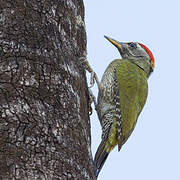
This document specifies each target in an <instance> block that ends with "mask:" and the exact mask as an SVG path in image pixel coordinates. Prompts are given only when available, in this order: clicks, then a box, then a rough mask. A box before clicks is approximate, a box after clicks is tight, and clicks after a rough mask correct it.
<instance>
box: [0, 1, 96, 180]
mask: <svg viewBox="0 0 180 180" xmlns="http://www.w3.org/2000/svg"><path fill="white" fill-rule="evenodd" d="M85 53H86V33H85V25H84V5H83V1H82V0H30V1H27V0H13V1H12V0H0V179H3V180H4V179H20V180H26V179H33V180H34V179H38V180H40V179H48V180H51V179H53V180H55V179H95V176H94V171H93V163H92V155H91V149H90V143H91V138H90V121H89V115H88V112H89V107H88V90H87V83H86V76H85V71H84V68H83V66H82V63H81V62H80V61H79V58H80V57H81V56H84V54H85Z"/></svg>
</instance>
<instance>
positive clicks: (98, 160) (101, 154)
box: [94, 140, 109, 178]
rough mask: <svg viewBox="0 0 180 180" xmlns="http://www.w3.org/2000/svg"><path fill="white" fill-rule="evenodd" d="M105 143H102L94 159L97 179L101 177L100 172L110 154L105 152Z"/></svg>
mask: <svg viewBox="0 0 180 180" xmlns="http://www.w3.org/2000/svg"><path fill="white" fill-rule="evenodd" d="M105 144H106V143H105V141H103V140H102V141H101V143H100V145H99V147H98V149H97V151H96V155H95V158H94V166H95V175H96V178H97V177H98V175H99V172H100V171H101V169H102V167H103V165H104V163H105V161H106V159H107V157H108V155H109V153H108V152H106V150H105Z"/></svg>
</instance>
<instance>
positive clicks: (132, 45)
mask: <svg viewBox="0 0 180 180" xmlns="http://www.w3.org/2000/svg"><path fill="white" fill-rule="evenodd" d="M128 46H129V47H131V48H135V47H136V44H135V43H133V42H130V43H128Z"/></svg>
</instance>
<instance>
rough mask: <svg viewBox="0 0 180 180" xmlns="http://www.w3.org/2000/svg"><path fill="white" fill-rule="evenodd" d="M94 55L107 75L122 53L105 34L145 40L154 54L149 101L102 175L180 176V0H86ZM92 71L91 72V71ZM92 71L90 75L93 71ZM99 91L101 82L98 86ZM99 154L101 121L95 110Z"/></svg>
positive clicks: (139, 179)
mask: <svg viewBox="0 0 180 180" xmlns="http://www.w3.org/2000/svg"><path fill="white" fill-rule="evenodd" d="M84 4H85V17H86V19H85V20H86V31H87V52H88V60H89V63H90V64H91V66H92V67H93V69H94V71H95V72H96V73H97V75H98V77H99V79H101V77H102V75H103V72H104V71H105V69H106V67H107V66H108V64H109V63H110V62H111V61H112V60H113V59H116V58H120V54H119V52H118V51H117V49H116V48H115V47H114V46H113V45H112V44H111V43H110V42H108V41H107V40H106V39H105V38H104V37H103V36H104V35H107V36H110V37H112V38H114V39H116V40H118V41H124V42H129V41H135V42H141V43H143V44H145V45H146V46H147V47H148V48H149V49H150V50H151V51H152V52H153V54H154V57H155V70H154V72H153V73H152V75H151V76H150V78H149V94H148V99H147V102H146V105H145V107H144V109H143V111H142V113H141V115H140V116H139V119H138V122H137V125H136V127H135V130H134V132H133V133H132V135H131V137H130V138H129V140H128V141H127V143H126V144H125V145H124V146H123V147H122V149H121V151H120V152H119V153H118V151H117V147H116V148H115V149H114V150H113V151H112V152H111V154H110V155H109V157H108V159H107V160H106V163H105V165H104V167H103V168H102V170H101V172H100V174H99V178H98V180H110V179H120V180H159V179H163V180H170V179H172V180H179V179H180V170H179V168H180V140H179V139H180V117H179V113H180V95H179V93H180V1H178V0H171V1H162V0H159V1H157V0H151V1H143V0H136V1H130V0H126V1H120V0H111V1H105V0H104V1H102V0H99V1H96V0H84ZM87 74H88V73H87ZM88 77H89V75H88ZM92 90H93V92H94V94H95V95H96V96H97V86H94V87H93V88H92ZM91 133H92V153H93V157H94V154H95V152H96V150H97V147H98V145H99V143H100V141H101V127H100V124H99V120H98V117H97V114H96V112H95V110H94V112H93V115H92V116H91Z"/></svg>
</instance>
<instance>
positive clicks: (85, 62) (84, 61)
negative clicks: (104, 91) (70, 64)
mask: <svg viewBox="0 0 180 180" xmlns="http://www.w3.org/2000/svg"><path fill="white" fill-rule="evenodd" d="M79 60H81V61H82V64H83V66H84V69H85V70H86V71H88V72H89V73H90V74H91V77H90V85H91V86H90V87H89V88H92V87H93V86H94V84H95V81H96V83H97V86H98V89H99V88H100V83H99V79H98V77H97V74H96V73H95V72H94V70H93V69H92V68H91V66H90V64H89V62H88V60H87V59H86V58H85V57H80V58H79Z"/></svg>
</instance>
